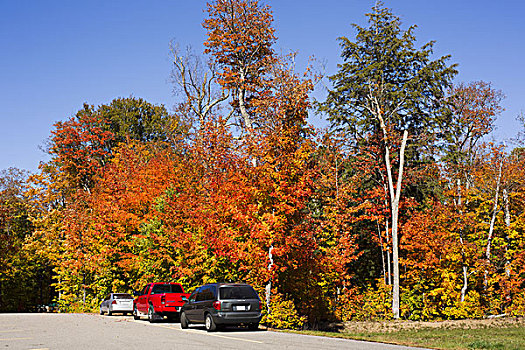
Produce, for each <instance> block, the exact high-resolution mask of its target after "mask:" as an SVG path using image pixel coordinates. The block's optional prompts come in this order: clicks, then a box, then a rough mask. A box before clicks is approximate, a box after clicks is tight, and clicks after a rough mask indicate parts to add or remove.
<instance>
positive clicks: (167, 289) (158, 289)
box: [151, 284, 182, 294]
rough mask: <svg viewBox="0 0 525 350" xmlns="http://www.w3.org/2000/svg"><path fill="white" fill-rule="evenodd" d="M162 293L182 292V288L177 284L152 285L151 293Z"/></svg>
mask: <svg viewBox="0 0 525 350" xmlns="http://www.w3.org/2000/svg"><path fill="white" fill-rule="evenodd" d="M162 293H182V288H181V286H180V285H178V284H156V285H154V286H153V290H152V291H151V294H162Z"/></svg>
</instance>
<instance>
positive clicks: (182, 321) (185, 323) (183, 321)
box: [180, 312, 190, 329]
mask: <svg viewBox="0 0 525 350" xmlns="http://www.w3.org/2000/svg"><path fill="white" fill-rule="evenodd" d="M189 324H190V323H189V322H188V319H187V318H186V314H185V313H184V312H183V313H182V314H181V315H180V328H182V329H187V328H188V325H189Z"/></svg>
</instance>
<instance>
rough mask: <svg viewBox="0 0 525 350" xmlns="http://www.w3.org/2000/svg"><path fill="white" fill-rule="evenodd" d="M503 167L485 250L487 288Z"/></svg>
mask: <svg viewBox="0 0 525 350" xmlns="http://www.w3.org/2000/svg"><path fill="white" fill-rule="evenodd" d="M502 167H503V161H501V162H500V165H499V172H498V178H497V180H496V193H495V194H494V206H493V208H492V217H491V218H490V226H489V235H488V237H487V247H486V250H485V259H486V263H487V266H486V267H485V278H484V281H483V282H484V283H483V284H484V286H485V288H487V287H488V274H489V271H488V266H489V265H490V249H491V245H492V238H493V235H494V223H495V222H496V215H497V214H498V199H499V188H500V184H501V168H502Z"/></svg>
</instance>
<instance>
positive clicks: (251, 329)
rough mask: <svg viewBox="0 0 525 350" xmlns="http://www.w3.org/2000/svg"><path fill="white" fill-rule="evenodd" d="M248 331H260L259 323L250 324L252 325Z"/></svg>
mask: <svg viewBox="0 0 525 350" xmlns="http://www.w3.org/2000/svg"><path fill="white" fill-rule="evenodd" d="M248 329H249V330H250V331H256V330H258V329H259V323H250V324H249V325H248Z"/></svg>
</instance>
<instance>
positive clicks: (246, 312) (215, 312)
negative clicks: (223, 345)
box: [180, 283, 261, 332]
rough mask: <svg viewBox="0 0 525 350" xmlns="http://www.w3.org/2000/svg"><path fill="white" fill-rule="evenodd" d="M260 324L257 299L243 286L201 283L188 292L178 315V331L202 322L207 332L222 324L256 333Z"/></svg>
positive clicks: (256, 296) (252, 291)
mask: <svg viewBox="0 0 525 350" xmlns="http://www.w3.org/2000/svg"><path fill="white" fill-rule="evenodd" d="M260 321H261V300H260V299H259V296H258V295H257V292H256V291H255V290H254V289H253V288H252V286H250V285H249V284H246V283H212V284H205V285H204V286H201V287H199V288H197V289H196V290H195V291H194V292H193V293H191V295H190V298H189V299H188V301H187V302H186V303H185V304H184V305H183V306H182V309H181V315H180V326H181V327H182V328H188V325H189V324H190V323H201V324H202V323H204V325H205V326H206V330H207V331H208V332H212V331H215V330H216V329H217V328H218V327H221V326H225V325H246V326H248V328H249V329H251V330H256V329H258V328H259V322H260Z"/></svg>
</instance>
